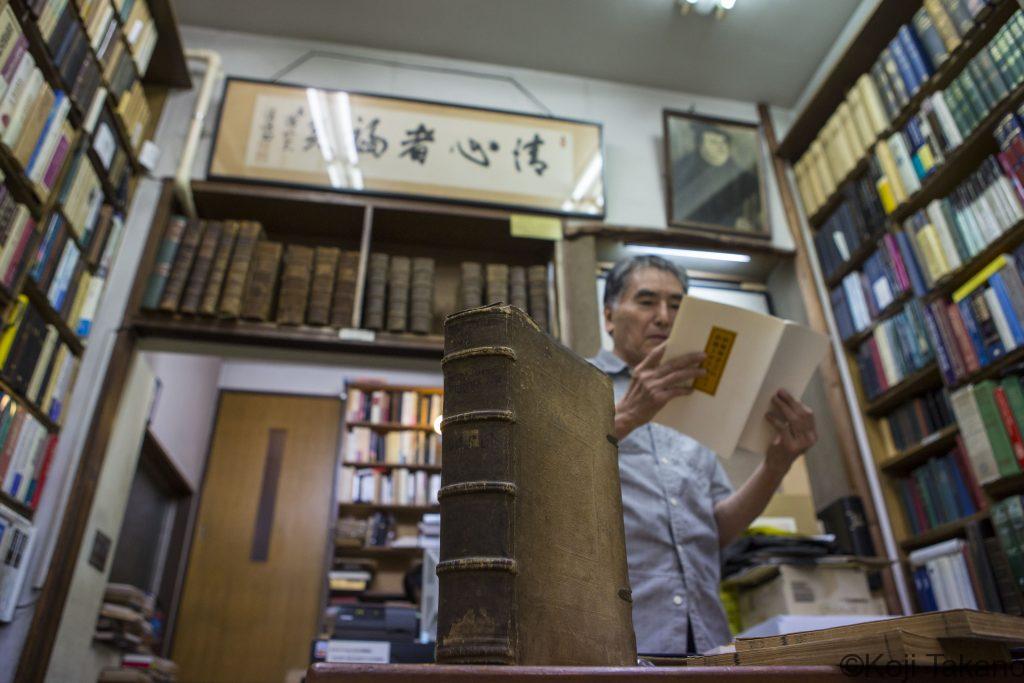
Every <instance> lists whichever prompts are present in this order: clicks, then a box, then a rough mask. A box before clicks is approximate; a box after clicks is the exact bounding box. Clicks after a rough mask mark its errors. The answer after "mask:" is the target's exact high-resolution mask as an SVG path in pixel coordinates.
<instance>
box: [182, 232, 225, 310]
mask: <svg viewBox="0 0 1024 683" xmlns="http://www.w3.org/2000/svg"><path fill="white" fill-rule="evenodd" d="M223 229H224V224H223V223H221V222H220V221H208V222H207V223H206V230H205V231H204V232H203V240H202V241H201V242H200V243H199V251H198V252H197V253H196V262H195V264H194V265H193V266H192V274H191V275H189V278H188V285H187V286H186V287H185V293H184V294H183V295H182V297H181V304H180V305H179V306H178V310H179V311H181V312H182V313H188V314H194V313H196V312H197V311H198V310H199V303H200V301H201V299H202V297H203V290H204V289H205V288H206V281H207V279H208V278H209V277H210V269H211V268H212V267H213V258H214V256H216V254H217V245H218V244H219V243H220V235H221V232H222V231H223Z"/></svg>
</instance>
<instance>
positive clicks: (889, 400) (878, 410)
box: [864, 361, 942, 417]
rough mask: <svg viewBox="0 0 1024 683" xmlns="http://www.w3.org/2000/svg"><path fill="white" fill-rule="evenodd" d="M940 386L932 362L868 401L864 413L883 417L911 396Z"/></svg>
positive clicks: (939, 380) (938, 377) (937, 369)
mask: <svg viewBox="0 0 1024 683" xmlns="http://www.w3.org/2000/svg"><path fill="white" fill-rule="evenodd" d="M941 385H942V377H941V376H940V375H939V366H938V365H936V363H935V361H932V362H931V363H928V365H926V366H924V367H923V368H921V369H920V370H918V371H917V372H915V373H914V374H912V375H909V376H907V377H906V378H905V379H904V380H903V381H902V382H900V383H899V384H897V385H896V386H894V387H890V388H889V390H888V391H886V392H884V393H883V394H881V395H880V396H877V397H876V398H874V399H872V400H871V401H869V402H868V404H867V405H866V406H865V407H864V412H865V413H867V414H868V415H871V416H872V417H879V416H881V415H885V414H886V413H888V412H889V411H891V410H892V409H893V408H895V407H896V406H898V405H899V404H900V403H903V402H904V401H906V400H907V399H908V398H910V397H911V396H914V395H916V394H919V393H921V392H922V391H927V390H928V389H933V388H937V387H939V386H941Z"/></svg>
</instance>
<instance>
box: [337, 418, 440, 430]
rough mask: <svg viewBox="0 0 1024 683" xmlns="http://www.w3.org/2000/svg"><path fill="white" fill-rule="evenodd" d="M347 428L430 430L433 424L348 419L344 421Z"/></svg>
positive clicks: (432, 428)
mask: <svg viewBox="0 0 1024 683" xmlns="http://www.w3.org/2000/svg"><path fill="white" fill-rule="evenodd" d="M345 426H346V427H347V428H348V429H352V428H353V427H368V428H369V429H372V430H374V431H377V432H410V431H413V432H432V431H434V427H433V425H429V426H428V425H404V424H399V423H398V422H366V421H361V420H349V421H348V422H346V423H345Z"/></svg>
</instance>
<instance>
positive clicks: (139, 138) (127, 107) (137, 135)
mask: <svg viewBox="0 0 1024 683" xmlns="http://www.w3.org/2000/svg"><path fill="white" fill-rule="evenodd" d="M117 115H118V116H120V117H121V120H122V121H123V122H124V127H125V131H126V132H127V134H128V142H129V145H130V146H131V148H132V149H133V150H134V151H135V152H138V151H139V148H140V147H142V142H143V140H144V139H145V138H144V135H143V134H144V133H145V131H146V125H147V124H148V123H149V119H150V116H151V112H150V110H149V103H148V102H147V101H146V92H145V90H143V88H142V81H135V83H134V84H133V85H132V86H131V87H129V88H128V89H127V90H125V91H124V94H123V95H121V99H120V100H118V103H117Z"/></svg>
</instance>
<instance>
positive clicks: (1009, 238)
mask: <svg viewBox="0 0 1024 683" xmlns="http://www.w3.org/2000/svg"><path fill="white" fill-rule="evenodd" d="M1022 243H1024V220H1022V221H1019V222H1018V223H1017V224H1016V225H1014V226H1013V227H1011V228H1010V229H1009V230H1007V231H1006V232H1004V233H1003V234H1002V235H1000V236H999V237H997V238H996V239H995V240H993V241H992V242H991V243H990V244H989V245H988V246H986V247H985V248H984V249H983V250H982V251H980V252H978V253H977V254H976V255H975V256H974V257H972V258H971V260H970V261H968V262H967V263H964V264H962V265H961V266H960V267H959V268H957V269H955V270H952V271H950V272H949V273H947V274H946V275H945V276H943V277H942V278H941V279H940V280H939V281H938V282H936V283H935V285H934V286H933V287H932V288H931V289H930V290H928V294H927V295H926V297H925V299H926V300H927V301H931V300H934V299H937V298H941V297H945V296H950V295H951V294H952V293H953V292H954V291H956V290H957V289H958V288H959V287H960V286H961V285H963V284H965V283H966V282H967V281H968V280H970V279H971V278H972V277H974V275H975V273H977V272H978V271H980V270H981V269H982V268H984V267H985V266H986V265H988V264H989V263H990V262H991V261H992V259H994V258H995V257H997V256H999V255H1000V254H1002V253H1004V252H1007V251H1012V250H1014V249H1016V248H1017V247H1018V246H1020V245H1021V244H1022Z"/></svg>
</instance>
